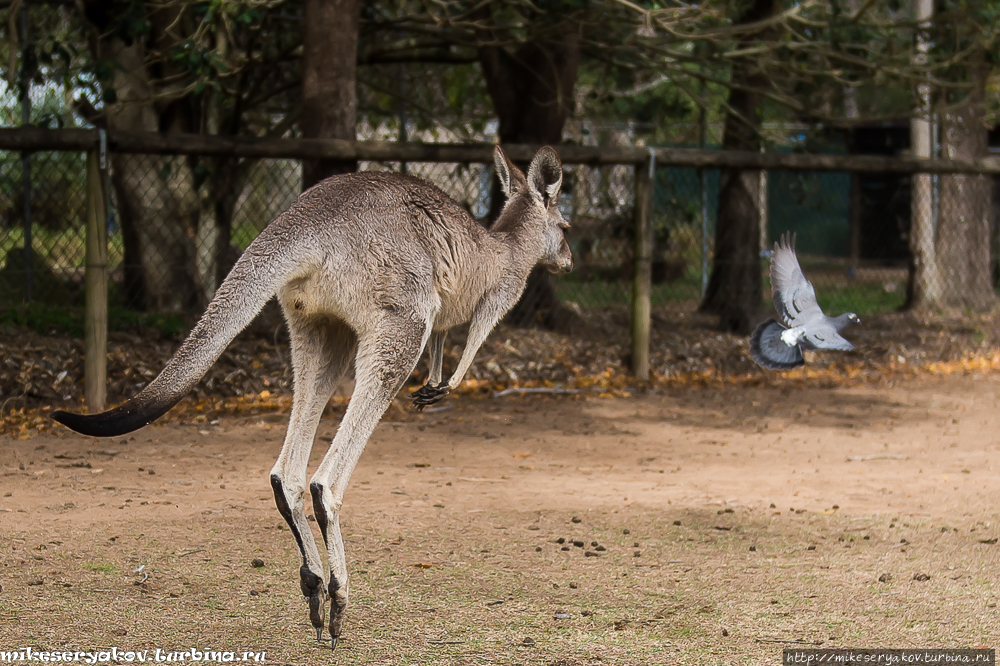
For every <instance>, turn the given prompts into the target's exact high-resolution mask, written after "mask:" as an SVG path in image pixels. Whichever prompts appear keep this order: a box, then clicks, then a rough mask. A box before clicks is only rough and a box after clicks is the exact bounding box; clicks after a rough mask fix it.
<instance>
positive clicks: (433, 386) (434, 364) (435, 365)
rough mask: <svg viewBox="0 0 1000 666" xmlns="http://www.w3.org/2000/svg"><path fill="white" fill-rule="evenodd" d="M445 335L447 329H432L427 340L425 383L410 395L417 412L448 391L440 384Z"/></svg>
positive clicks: (436, 400) (446, 334)
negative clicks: (428, 357) (427, 366)
mask: <svg viewBox="0 0 1000 666" xmlns="http://www.w3.org/2000/svg"><path fill="white" fill-rule="evenodd" d="M447 337H448V331H434V332H433V333H431V337H430V340H428V341H427V350H428V352H429V355H430V359H429V361H430V362H429V366H430V368H429V372H428V374H427V383H426V384H424V385H423V386H421V387H420V388H419V389H417V390H416V391H414V392H413V393H412V394H411V395H410V399H411V400H413V406H414V407H416V408H417V411H418V412H422V411H423V410H424V407H427V406H429V405H433V404H434V403H436V402H438V401H439V400H441V399H442V398H444V397H445V396H446V395H448V393H449V391H447V390H442V386H441V366H442V364H443V363H444V342H445V338H447Z"/></svg>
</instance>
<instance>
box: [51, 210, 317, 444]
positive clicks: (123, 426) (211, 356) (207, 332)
mask: <svg viewBox="0 0 1000 666" xmlns="http://www.w3.org/2000/svg"><path fill="white" fill-rule="evenodd" d="M277 226H280V223H279V221H277V220H276V221H275V223H272V224H271V225H269V226H268V227H267V228H266V229H265V230H264V231H263V232H261V235H260V236H259V237H258V238H257V239H256V240H255V241H254V242H253V243H251V244H250V247H248V248H247V250H246V252H244V253H243V256H241V257H240V259H239V261H237V262H236V265H235V266H233V270H232V271H230V272H229V275H228V276H226V279H225V280H224V281H223V282H222V284H221V285H220V286H219V289H218V290H217V291H216V293H215V298H213V299H212V302H211V303H209V305H208V308H207V309H206V310H205V314H204V315H202V317H201V319H200V320H199V321H198V324H197V325H196V326H195V327H194V330H193V331H191V334H190V335H189V336H188V337H187V339H186V340H184V342H183V343H182V344H181V346H180V349H178V350H177V353H175V354H174V356H173V358H171V359H170V360H169V361H167V364H166V366H164V368H163V370H161V371H160V374H159V375H157V377H156V378H155V379H154V380H153V381H152V382H150V383H149V384H148V385H147V386H146V387H145V388H144V389H143V390H142V391H140V392H139V394H138V395H136V396H135V397H133V398H132V399H130V400H128V401H127V402H125V403H124V404H122V405H121V406H120V407H117V408H115V409H112V410H109V411H106V412H102V413H100V414H93V415H83V414H72V413H70V412H63V411H57V412H53V414H52V418H53V419H55V420H56V421H58V422H59V423H62V424H63V425H64V426H66V427H68V428H70V429H71V430H75V431H76V432H79V433H81V434H84V435H91V436H94V437H114V436H117V435H123V434H125V433H129V432H132V431H133V430H138V429H139V428H141V427H143V426H145V425H147V424H149V423H152V422H153V421H155V420H156V419H158V418H159V417H161V416H163V415H164V414H165V413H167V411H168V410H169V409H170V408H171V407H173V406H174V405H176V404H177V403H178V402H179V401H180V399H181V398H183V397H184V396H185V395H186V394H187V393H188V392H189V391H190V390H191V389H192V388H194V385H195V384H197V383H198V380H200V379H201V378H202V377H203V376H204V374H205V373H206V372H208V369H209V368H210V367H212V365H213V364H214V363H215V361H216V360H217V359H218V358H219V356H220V355H221V354H222V352H223V351H225V349H226V347H227V346H228V345H229V343H230V342H231V341H232V340H233V338H235V337H236V335H237V334H238V333H239V332H240V331H242V330H243V329H244V328H246V327H247V325H248V324H249V323H250V322H251V321H252V320H253V318H254V317H256V316H257V313H259V312H260V311H261V309H262V308H263V307H264V304H265V303H266V302H267V300H268V299H269V298H271V296H273V295H274V294H275V293H276V292H277V291H278V289H279V288H280V287H281V286H282V285H283V284H285V283H286V282H288V280H289V279H291V278H293V277H294V276H295V275H296V274H297V273H302V272H305V271H307V270H309V268H310V265H311V264H312V262H311V261H309V258H310V257H304V256H303V254H309V252H308V251H307V250H303V249H302V248H301V247H298V248H295V247H289V245H296V243H294V241H293V242H292V243H291V244H290V243H289V242H288V241H289V235H288V234H287V231H288V230H284V231H285V233H282V232H280V231H278V230H276V229H275V227H277ZM276 232H277V233H276Z"/></svg>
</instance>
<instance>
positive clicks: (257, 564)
mask: <svg viewBox="0 0 1000 666" xmlns="http://www.w3.org/2000/svg"><path fill="white" fill-rule="evenodd" d="M250 566H252V567H253V568H254V569H260V568H261V567H263V566H264V560H262V559H260V558H259V557H255V558H253V559H252V560H251V561H250Z"/></svg>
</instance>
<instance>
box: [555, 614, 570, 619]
mask: <svg viewBox="0 0 1000 666" xmlns="http://www.w3.org/2000/svg"><path fill="white" fill-rule="evenodd" d="M554 617H555V619H557V620H566V619H569V613H556V614H555V616H554Z"/></svg>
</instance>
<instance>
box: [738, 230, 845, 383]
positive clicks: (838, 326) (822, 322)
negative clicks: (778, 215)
mask: <svg viewBox="0 0 1000 666" xmlns="http://www.w3.org/2000/svg"><path fill="white" fill-rule="evenodd" d="M771 293H772V297H773V299H774V309H775V310H777V311H778V317H779V318H780V319H781V322H778V321H775V320H774V319H768V320H767V321H765V322H764V323H763V324H761V325H760V326H758V327H757V329H756V330H755V331H754V332H753V334H752V335H751V336H750V355H751V356H752V357H753V360H754V361H756V362H757V363H758V365H761V366H762V367H765V368H767V369H768V370H787V369H789V368H794V367H796V366H799V365H802V364H803V363H805V359H803V357H802V350H803V349H836V350H840V351H850V350H851V349H854V345H852V344H851V343H850V342H848V341H847V340H845V339H844V338H842V337H841V336H840V331H842V330H844V329H845V328H846V327H847V326H848V325H849V324H860V323H861V320H860V319H858V316H857V315H856V314H854V313H853V312H848V313H846V314H842V315H840V316H839V317H827V316H826V315H825V314H823V311H822V310H820V309H819V305H818V304H817V303H816V291H815V290H814V289H813V286H812V284H811V283H810V282H809V281H808V280H806V278H805V276H804V275H802V268H800V267H799V260H798V258H797V257H796V256H795V237H794V236H792V237H791V239H789V236H788V234H785V235H783V236H782V237H781V240H779V241H778V242H777V243H775V244H774V252H773V253H772V254H771Z"/></svg>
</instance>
